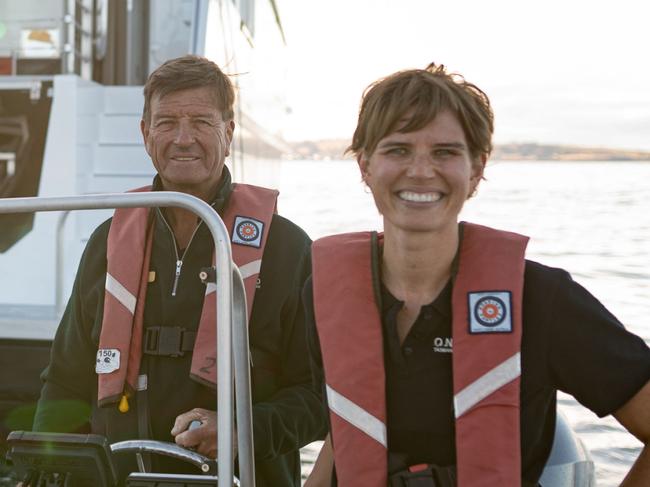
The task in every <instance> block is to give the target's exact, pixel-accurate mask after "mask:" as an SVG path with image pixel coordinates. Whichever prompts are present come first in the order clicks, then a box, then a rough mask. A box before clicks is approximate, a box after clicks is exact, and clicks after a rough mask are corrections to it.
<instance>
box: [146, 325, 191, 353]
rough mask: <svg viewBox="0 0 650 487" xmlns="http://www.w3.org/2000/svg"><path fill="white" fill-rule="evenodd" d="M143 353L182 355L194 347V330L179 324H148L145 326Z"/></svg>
mask: <svg viewBox="0 0 650 487" xmlns="http://www.w3.org/2000/svg"><path fill="white" fill-rule="evenodd" d="M143 339H144V343H143V345H142V350H143V353H145V354H147V355H163V356H167V357H182V356H183V355H184V354H185V352H191V351H192V350H193V349H194V341H195V340H196V332H195V331H187V330H185V328H181V327H180V326H149V327H147V328H145V333H144V337H143Z"/></svg>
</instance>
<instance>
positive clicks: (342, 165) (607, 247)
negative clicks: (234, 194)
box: [245, 161, 650, 487]
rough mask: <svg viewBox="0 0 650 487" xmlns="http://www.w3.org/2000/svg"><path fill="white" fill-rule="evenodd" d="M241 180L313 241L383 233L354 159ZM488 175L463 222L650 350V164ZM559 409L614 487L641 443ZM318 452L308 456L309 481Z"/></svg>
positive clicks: (273, 168) (537, 166) (523, 168)
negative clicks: (562, 274) (571, 287)
mask: <svg viewBox="0 0 650 487" xmlns="http://www.w3.org/2000/svg"><path fill="white" fill-rule="evenodd" d="M245 177H246V179H247V180H248V181H250V182H257V183H258V184H266V185H272V184H274V185H275V186H276V187H278V188H279V189H280V191H281V195H280V201H279V211H280V213H282V214H283V215H285V216H287V217H289V218H290V219H292V220H293V221H294V222H296V223H297V224H299V225H300V226H302V227H303V228H304V229H305V230H306V231H307V232H308V233H309V234H310V236H311V237H312V238H317V237H320V236H323V235H327V234H330V233H338V232H345V231H354V230H366V229H380V228H381V219H380V218H379V215H378V214H377V211H376V210H375V207H374V204H373V201H372V197H371V195H369V194H368V193H366V192H364V189H363V186H362V184H361V182H360V176H359V172H358V169H357V167H356V163H355V162H354V161H317V162H315V161H282V162H277V163H273V164H270V165H266V166H264V169H263V170H260V168H259V167H250V168H245ZM486 177H487V179H488V180H487V181H483V182H482V183H481V187H480V188H479V193H478V195H477V196H476V197H475V198H473V199H472V200H470V201H469V202H468V203H467V205H466V207H465V209H464V210H463V214H462V215H461V217H462V219H466V220H469V221H472V222H476V223H481V224H485V225H490V226H494V227H496V228H503V229H508V230H512V231H516V232H519V233H523V234H526V235H529V236H530V237H531V243H530V245H529V247H528V256H529V258H531V259H533V260H538V261H540V262H543V263H545V264H547V265H551V266H556V267H562V268H564V269H566V270H568V271H569V272H571V274H572V275H573V277H574V279H575V280H576V281H578V282H580V283H581V284H582V285H583V286H585V287H586V288H587V289H589V290H590V291H591V292H592V293H593V294H594V295H596V296H597V297H598V298H599V299H600V300H601V301H602V302H603V303H604V304H605V306H607V307H608V308H609V309H610V311H612V312H613V313H614V314H615V315H616V316H617V317H618V318H619V319H620V320H621V321H622V322H623V323H624V324H625V326H626V327H627V328H628V329H630V330H632V331H633V332H634V333H636V334H638V335H640V336H642V337H643V338H644V339H645V340H646V342H648V343H650V320H649V319H648V316H650V243H649V242H650V215H649V213H648V203H647V202H648V201H650V183H649V182H650V164H649V163H628V162H606V163H603V162H579V163H572V162H562V163H560V162H525V163H519V162H508V163H496V164H493V165H491V166H489V167H488V169H487V172H486ZM559 404H560V409H561V410H562V411H563V412H564V413H565V415H566V416H567V417H568V419H569V421H570V423H571V424H572V426H573V428H574V429H575V431H576V432H578V434H579V435H580V438H581V439H582V440H583V441H584V442H585V444H586V445H587V447H588V448H589V450H590V451H591V454H592V456H593V459H594V461H595V463H596V473H597V476H598V485H599V486H601V487H609V486H615V485H618V484H619V483H620V481H621V480H622V478H623V477H624V476H625V473H626V472H627V470H628V469H629V467H630V465H631V464H632V462H633V461H634V459H635V458H636V457H637V455H638V454H639V452H640V448H641V443H640V442H639V441H637V440H636V439H635V438H634V437H633V436H631V435H629V434H627V433H626V432H625V431H624V430H623V428H622V427H621V426H620V425H619V424H618V423H617V422H616V420H614V419H613V418H606V419H604V420H601V419H598V418H597V417H596V415H594V414H593V413H592V412H590V411H589V410H587V409H585V408H583V407H582V406H580V405H579V404H578V403H577V402H576V401H575V400H574V399H573V398H572V397H570V396H567V395H562V394H561V395H560V397H559ZM319 447H320V444H318V443H315V444H312V445H310V446H309V447H307V448H305V449H304V450H303V473H305V474H306V473H307V472H309V471H310V470H311V466H312V463H313V461H314V458H315V456H316V455H317V453H318V448H319Z"/></svg>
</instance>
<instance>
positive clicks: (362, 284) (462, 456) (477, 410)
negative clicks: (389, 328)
mask: <svg viewBox="0 0 650 487" xmlns="http://www.w3.org/2000/svg"><path fill="white" fill-rule="evenodd" d="M462 225H463V232H462V240H461V244H460V248H459V255H458V270H457V272H456V274H455V276H454V278H453V279H454V283H453V294H452V310H453V313H452V314H453V319H452V321H453V323H452V334H453V358H452V360H453V383H454V410H455V418H456V425H455V426H456V458H457V464H456V468H457V479H458V480H457V484H458V486H460V487H482V486H485V487H487V486H490V487H494V486H497V485H499V486H501V485H503V486H506V485H507V486H517V485H521V453H520V433H519V424H520V417H519V377H520V375H521V367H520V348H521V328H522V324H521V303H522V294H523V276H524V266H525V260H524V253H525V248H526V243H527V241H528V239H527V238H526V237H523V236H521V235H517V234H513V233H508V232H502V231H498V230H494V229H491V228H487V227H482V226H479V225H473V224H468V223H463V224H462ZM372 252H373V250H372V243H371V234H370V233H369V232H365V233H351V234H343V235H335V236H331V237H326V238H323V239H320V240H318V241H316V242H314V244H313V250H312V266H313V290H314V291H313V292H314V313H315V317H316V326H317V330H318V336H319V340H320V345H321V351H322V356H323V366H324V370H325V380H326V389H327V399H328V405H329V408H330V420H331V432H332V440H333V446H334V458H335V465H336V474H337V479H338V482H339V485H340V486H341V487H352V486H358V485H363V486H364V487H385V486H386V485H387V482H388V466H387V435H386V397H385V371H384V349H383V336H382V325H381V314H380V311H379V308H378V304H377V302H376V300H375V291H374V285H375V283H376V279H377V278H378V277H377V276H374V275H373V264H372Z"/></svg>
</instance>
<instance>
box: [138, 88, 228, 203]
mask: <svg viewBox="0 0 650 487" xmlns="http://www.w3.org/2000/svg"><path fill="white" fill-rule="evenodd" d="M140 128H141V130H142V136H143V138H144V144H145V147H146V149H147V153H148V154H149V157H151V160H152V161H153V165H154V167H155V168H156V171H157V172H158V174H159V175H160V179H161V181H162V184H163V188H164V189H166V190H168V191H181V192H183V193H189V194H193V195H195V196H197V197H199V198H202V199H204V200H208V199H209V198H210V197H211V196H212V195H213V193H214V191H215V189H216V186H217V184H218V182H219V180H220V179H221V173H222V171H223V165H224V162H225V158H226V157H227V156H228V155H229V154H230V142H231V141H232V135H233V130H234V128H235V123H234V121H232V120H228V121H225V120H224V119H223V115H222V113H221V110H219V109H218V108H217V106H216V102H215V100H214V97H213V95H212V92H211V90H210V89H209V88H208V87H201V88H190V89H187V90H181V91H174V92H172V93H169V94H167V95H165V96H163V97H159V96H157V95H155V94H154V96H153V97H152V99H151V109H150V112H149V120H148V121H145V120H143V121H142V122H141V123H140Z"/></svg>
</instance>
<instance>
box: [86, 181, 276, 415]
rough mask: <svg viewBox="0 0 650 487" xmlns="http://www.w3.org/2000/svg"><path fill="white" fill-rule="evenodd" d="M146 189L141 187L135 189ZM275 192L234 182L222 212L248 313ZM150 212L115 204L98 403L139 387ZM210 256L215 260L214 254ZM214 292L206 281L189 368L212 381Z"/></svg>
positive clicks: (198, 377)
mask: <svg viewBox="0 0 650 487" xmlns="http://www.w3.org/2000/svg"><path fill="white" fill-rule="evenodd" d="M150 190H151V188H150V187H145V188H140V189H137V190H135V191H150ZM277 196H278V192H277V191H275V190H270V189H266V188H260V187H257V186H251V185H246V184H236V185H234V187H233V190H232V193H231V195H230V198H229V201H228V206H227V207H226V208H225V210H224V214H223V221H224V223H225V225H226V228H227V229H228V232H229V234H230V235H231V240H232V242H233V243H235V244H238V245H232V256H233V260H234V262H235V264H237V266H238V267H239V270H240V271H241V273H242V277H243V278H244V287H245V289H246V301H247V306H248V316H249V317H250V313H251V309H252V306H253V299H254V296H255V287H256V282H257V276H258V275H259V271H260V267H261V263H262V255H263V254H264V246H265V244H266V238H267V236H268V233H269V228H270V225H271V219H272V217H273V214H274V213H275V212H276V201H277ZM149 215H150V213H149V209H148V208H133V209H130V208H129V209H117V210H116V211H115V213H114V215H113V220H112V222H111V227H110V230H109V234H108V244H107V251H106V258H107V267H106V290H105V294H104V315H103V319H102V330H101V334H100V339H99V350H98V353H97V361H96V371H97V374H98V403H99V405H100V406H103V405H106V404H111V403H114V402H116V401H118V400H119V399H120V398H121V397H122V395H123V394H125V393H127V392H128V395H130V394H131V393H132V392H133V391H135V390H136V389H137V380H138V373H139V369H140V360H141V357H142V332H143V316H144V307H145V297H146V292H147V283H148V274H149V259H150V257H151V242H152V241H153V228H152V224H151V223H152V222H153V220H150V218H149ZM243 215H246V216H243ZM148 227H149V228H148ZM212 262H213V265H214V262H215V257H214V254H213V257H212ZM197 278H198V277H197ZM216 294H217V293H216V286H215V285H214V284H208V285H207V286H206V294H205V298H204V300H203V309H202V312H201V319H200V322H199V328H198V331H197V336H196V341H195V344H194V350H193V355H192V366H191V371H190V377H192V378H193V379H194V380H197V381H198V382H201V383H204V384H208V385H212V386H215V385H216V379H217V371H216V356H215V346H216V331H215V323H216V315H215V314H216Z"/></svg>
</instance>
